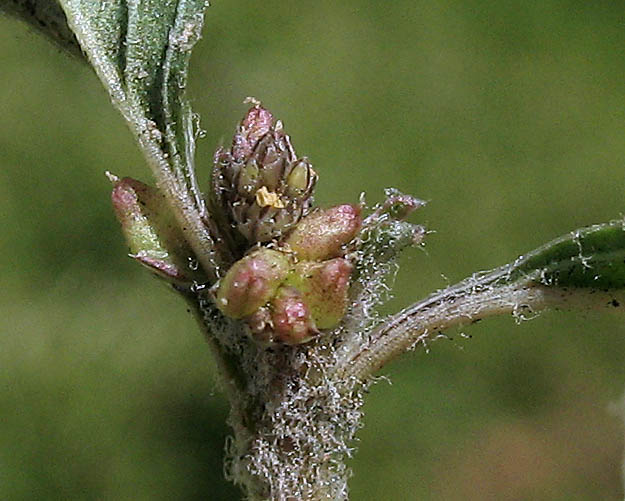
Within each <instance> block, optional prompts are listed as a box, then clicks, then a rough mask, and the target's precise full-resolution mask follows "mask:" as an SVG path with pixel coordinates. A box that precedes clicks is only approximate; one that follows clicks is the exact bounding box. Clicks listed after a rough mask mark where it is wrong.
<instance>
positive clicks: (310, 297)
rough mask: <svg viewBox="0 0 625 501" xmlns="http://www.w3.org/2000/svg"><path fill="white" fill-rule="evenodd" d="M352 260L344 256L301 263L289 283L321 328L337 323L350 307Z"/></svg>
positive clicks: (287, 282) (333, 325) (292, 273)
mask: <svg viewBox="0 0 625 501" xmlns="http://www.w3.org/2000/svg"><path fill="white" fill-rule="evenodd" d="M352 268H353V267H352V264H351V263H350V262H349V261H348V260H347V259H344V258H340V257H338V258H335V259H330V260H328V261H323V262H321V263H313V262H302V263H298V264H297V265H296V266H295V268H294V270H293V271H292V272H291V273H290V274H289V277H288V278H287V281H286V284H288V285H292V286H293V287H295V288H297V289H298V290H299V291H300V293H301V294H302V298H303V300H304V301H305V303H306V304H307V305H308V307H309V308H310V315H311V316H312V318H313V320H314V321H315V325H316V326H317V327H318V328H319V329H330V328H332V327H335V326H336V325H338V323H339V322H340V321H341V320H342V319H343V317H344V316H345V310H346V309H347V303H348V298H347V293H348V292H349V279H350V275H351V273H352Z"/></svg>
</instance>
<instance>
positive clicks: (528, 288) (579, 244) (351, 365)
mask: <svg viewBox="0 0 625 501" xmlns="http://www.w3.org/2000/svg"><path fill="white" fill-rule="evenodd" d="M624 305H625V221H623V220H618V221H612V222H610V223H606V224H600V225H594V226H590V227H587V228H582V229H579V230H575V231H572V232H570V233H568V234H566V235H563V236H561V237H559V238H557V239H555V240H553V241H551V242H549V243H547V244H545V245H543V246H542V247H539V248H538V249H536V250H534V251H532V252H530V253H528V254H525V255H523V256H520V257H519V258H518V259H516V260H515V261H514V262H513V263H511V264H508V265H505V266H502V267H500V268H497V269H495V270H492V271H489V272H482V273H477V274H475V275H473V276H471V277H469V278H467V279H465V280H463V281H462V282H460V283H458V284H457V285H454V286H451V287H449V288H447V289H444V290H442V291H438V292H436V293H434V294H432V295H431V296H430V297H428V298H426V299H425V300H423V301H420V302H418V303H415V304H414V305H412V306H410V307H408V308H406V309H405V310H403V311H401V312H399V313H397V314H395V315H392V316H390V317H388V318H387V319H385V320H384V322H383V323H382V324H381V325H379V326H378V327H377V328H375V329H374V330H373V332H372V333H371V334H370V336H369V341H368V343H366V344H364V345H363V346H361V347H359V349H358V350H357V352H356V353H353V352H351V353H350V352H348V353H347V355H346V356H345V357H344V358H342V359H340V360H338V362H337V364H336V368H337V369H336V372H337V375H338V377H340V378H356V379H365V378H366V377H368V376H370V375H371V374H373V373H374V372H375V371H377V370H378V369H380V368H381V367H382V366H383V365H384V364H386V363H387V362H388V361H390V360H391V359H393V358H395V357H396V356H398V355H399V354H401V353H403V352H405V351H406V350H408V349H410V348H412V347H415V346H416V345H418V344H420V343H421V344H424V345H425V344H426V342H427V341H428V340H429V339H431V338H432V337H434V336H436V335H437V333H439V332H440V331H441V330H444V329H448V328H450V327H455V326H459V325H463V324H467V323H473V322H476V321H478V320H480V319H482V318H486V317H489V316H493V315H499V314H506V313H507V314H510V313H512V314H513V315H515V316H517V318H524V317H525V316H526V315H527V314H534V313H536V312H538V311H540V310H542V309H545V308H562V309H574V308H577V309H579V308H611V309H615V308H620V307H621V306H624Z"/></svg>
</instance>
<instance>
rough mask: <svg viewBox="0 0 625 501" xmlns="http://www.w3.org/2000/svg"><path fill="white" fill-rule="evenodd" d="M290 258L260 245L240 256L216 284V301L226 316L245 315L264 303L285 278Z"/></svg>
mask: <svg viewBox="0 0 625 501" xmlns="http://www.w3.org/2000/svg"><path fill="white" fill-rule="evenodd" d="M289 267H290V262H289V258H288V256H287V255H286V254H284V253H283V252H279V251H276V250H272V249H267V248H260V249H258V250H256V251H254V252H252V253H251V254H249V255H248V256H245V257H244V258H242V259H240V260H239V261H237V262H236V263H234V264H233V265H232V267H231V268H230V269H229V270H228V273H226V276H225V277H223V278H222V279H221V280H220V281H219V282H218V283H217V284H216V285H215V287H214V291H213V293H214V294H215V303H216V304H217V307H218V308H219V309H220V310H221V311H222V313H223V314H224V315H227V316H229V317H232V318H242V317H246V316H248V315H251V314H252V313H254V311H256V310H257V309H258V308H260V307H261V306H263V305H265V304H266V303H267V302H268V301H269V300H270V299H271V298H272V297H273V296H274V294H275V293H276V290H277V289H278V287H279V286H280V284H281V283H282V282H283V281H284V279H285V278H286V276H287V274H288V271H289Z"/></svg>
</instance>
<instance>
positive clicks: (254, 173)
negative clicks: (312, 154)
mask: <svg viewBox="0 0 625 501" xmlns="http://www.w3.org/2000/svg"><path fill="white" fill-rule="evenodd" d="M316 182H317V174H316V173H315V171H314V170H313V169H312V166H311V165H310V163H309V162H308V160H306V159H305V158H300V159H298V158H297V156H296V154H295V151H294V150H293V146H292V145H291V140H290V138H289V136H287V135H286V134H285V133H284V131H283V130H282V123H281V122H279V121H278V122H274V119H273V115H272V114H271V113H270V112H269V111H268V110H266V109H265V108H263V107H262V106H261V105H260V104H259V103H256V104H255V105H254V106H253V107H252V108H251V109H250V110H249V111H248V112H247V115H246V116H245V117H244V118H243V121H242V122H241V124H240V125H239V127H238V128H237V131H236V133H235V135H234V139H233V141H232V147H231V148H230V150H227V151H226V150H223V149H220V150H218V151H217V153H216V155H215V165H214V168H213V178H212V185H213V186H212V191H213V205H214V206H215V207H214V209H215V210H216V211H218V212H219V213H220V214H221V218H222V219H223V220H224V221H225V222H226V224H227V225H228V226H230V227H231V228H232V230H233V232H234V233H235V234H234V240H235V241H236V240H239V241H241V239H243V241H244V242H245V247H249V246H251V245H253V244H254V243H257V242H268V241H270V240H273V239H277V238H279V237H281V236H282V235H283V234H285V233H287V232H288V231H290V230H291V229H292V228H293V227H294V226H295V225H296V224H297V223H298V221H299V220H300V219H301V218H302V216H304V215H305V214H306V213H307V212H308V210H309V209H310V206H311V204H312V193H313V189H314V186H315V183H316Z"/></svg>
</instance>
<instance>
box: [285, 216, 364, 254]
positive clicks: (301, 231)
mask: <svg viewBox="0 0 625 501" xmlns="http://www.w3.org/2000/svg"><path fill="white" fill-rule="evenodd" d="M361 224H362V218H361V217H360V207H358V206H356V205H347V204H346V205H337V206H336V207H331V208H329V209H323V210H316V211H314V212H312V213H311V214H309V215H308V216H306V217H305V218H303V219H302V220H301V221H300V223H299V224H298V225H297V226H296V228H295V229H294V230H293V231H292V232H291V234H290V235H289V236H288V237H287V239H286V240H285V243H287V244H288V245H289V247H290V248H291V250H293V251H294V252H295V253H296V254H297V256H298V257H299V259H302V260H309V261H318V260H321V259H328V258H333V257H338V256H341V255H342V254H343V246H344V245H345V244H347V243H348V242H350V241H351V240H352V239H353V238H354V237H355V236H356V235H357V233H358V231H359V230H360V226H361Z"/></svg>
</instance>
